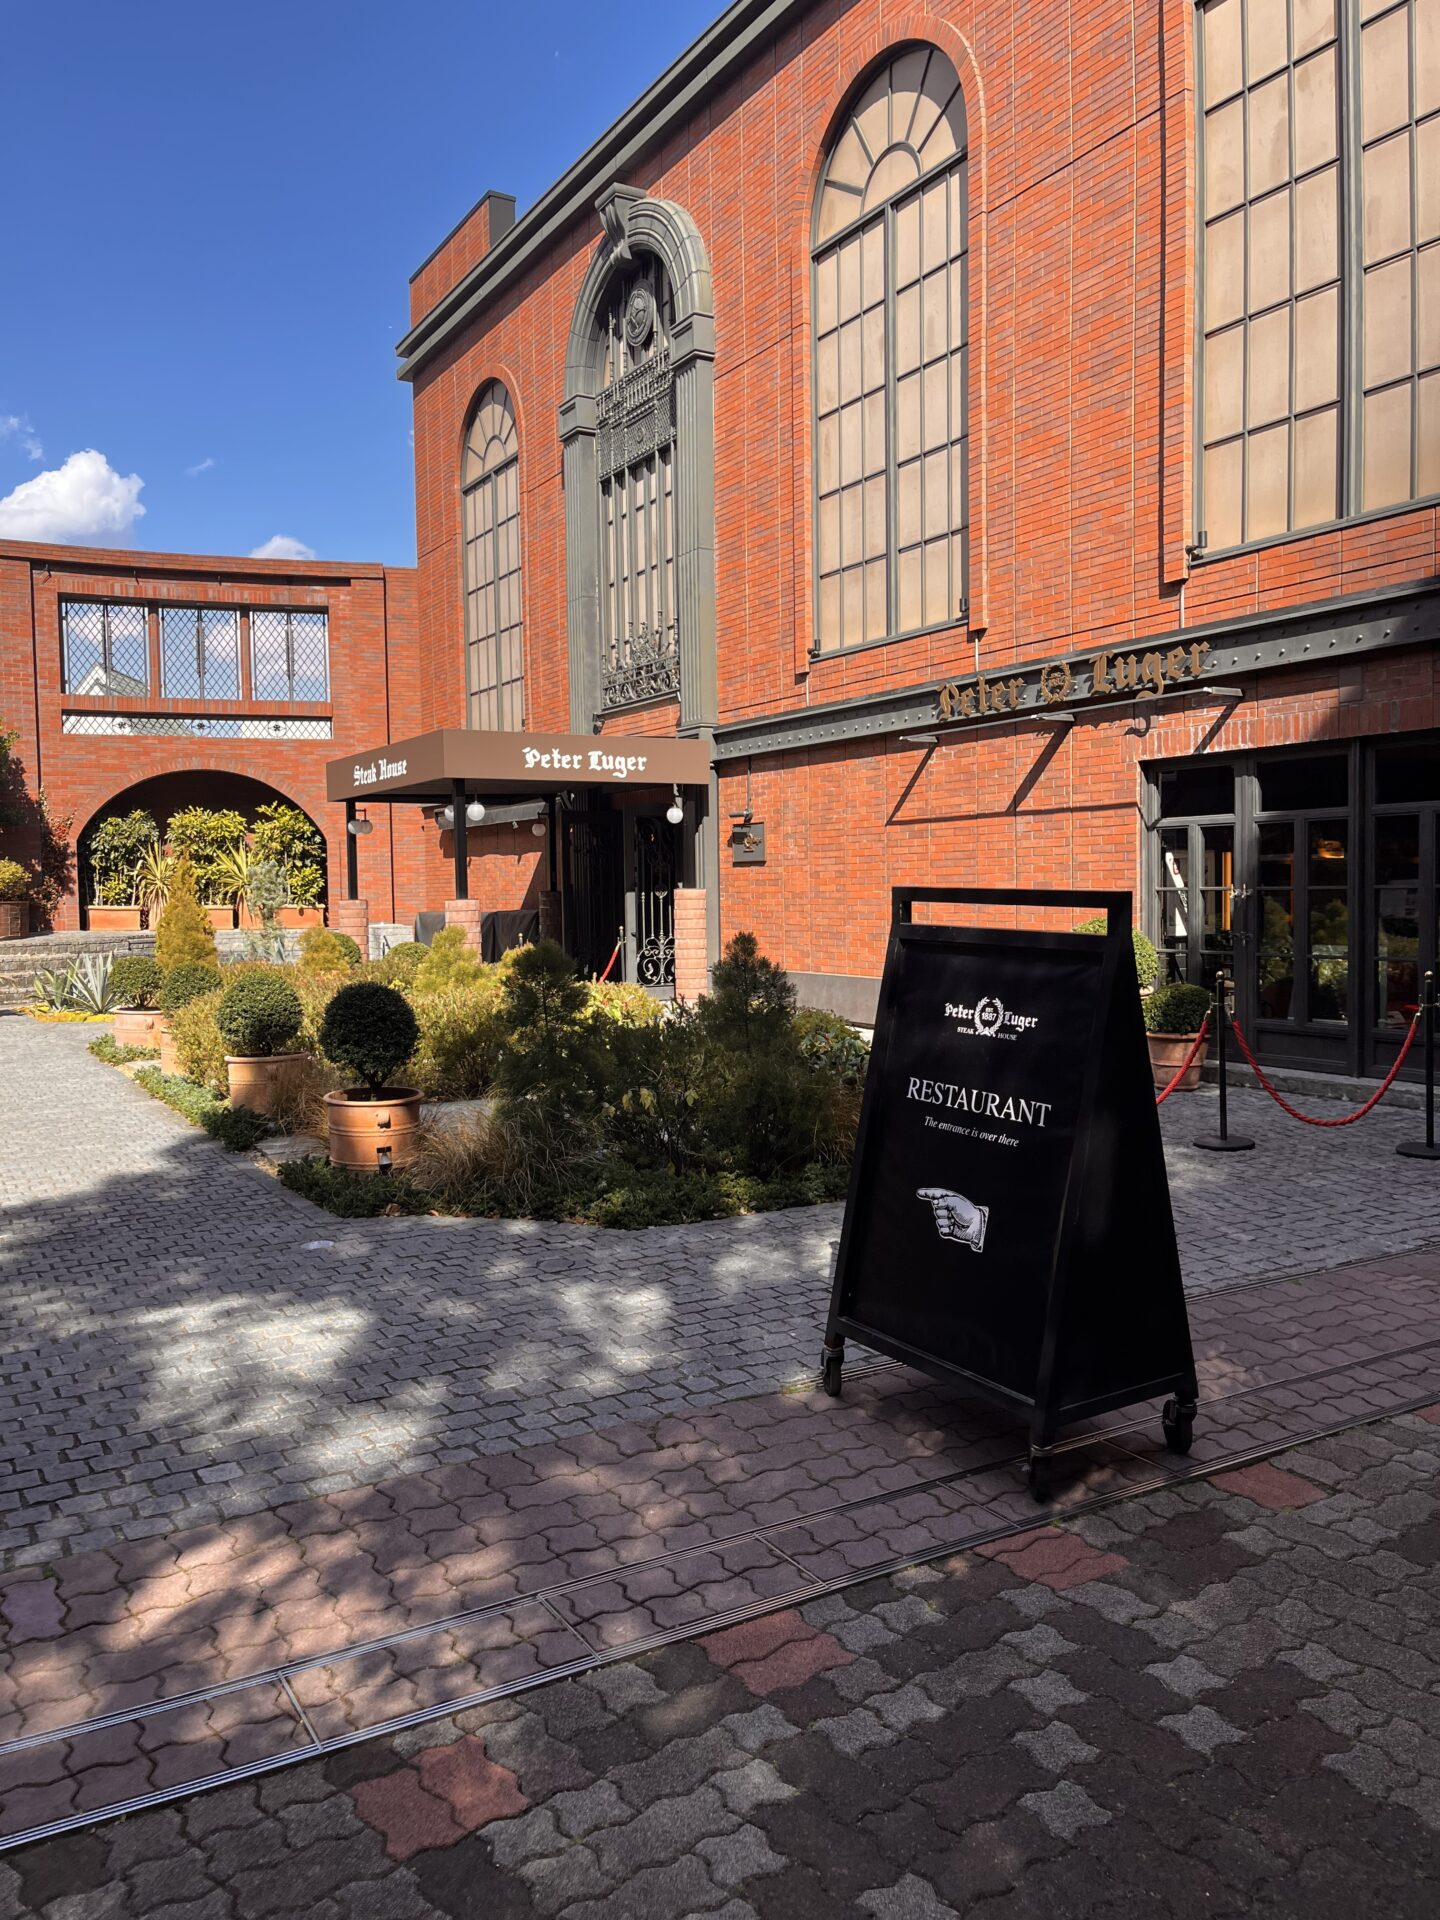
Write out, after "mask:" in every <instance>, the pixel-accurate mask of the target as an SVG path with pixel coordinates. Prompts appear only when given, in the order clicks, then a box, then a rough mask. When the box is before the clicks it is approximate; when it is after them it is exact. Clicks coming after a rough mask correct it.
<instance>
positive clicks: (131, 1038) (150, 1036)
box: [115, 1007, 163, 1047]
mask: <svg viewBox="0 0 1440 1920" xmlns="http://www.w3.org/2000/svg"><path fill="white" fill-rule="evenodd" d="M162 1017H163V1016H162V1015H160V1014H158V1013H156V1012H155V1011H154V1009H153V1008H150V1007H121V1008H120V1010H119V1011H118V1012H117V1013H116V1015H115V1044H116V1046H117V1047H158V1046H159V1044H160V1033H159V1027H160V1022H161V1019H162Z"/></svg>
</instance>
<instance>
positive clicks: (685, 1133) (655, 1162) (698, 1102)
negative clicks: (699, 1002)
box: [605, 1006, 712, 1217]
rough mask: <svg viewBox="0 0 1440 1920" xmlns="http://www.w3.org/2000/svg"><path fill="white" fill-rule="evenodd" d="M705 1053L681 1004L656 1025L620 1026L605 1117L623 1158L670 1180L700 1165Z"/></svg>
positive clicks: (707, 1077)
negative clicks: (665, 1171) (666, 1173)
mask: <svg viewBox="0 0 1440 1920" xmlns="http://www.w3.org/2000/svg"><path fill="white" fill-rule="evenodd" d="M710 1053H711V1049H710V1047H709V1044H708V1043H707V1041H706V1039H705V1036H704V1034H703V1032H702V1030H701V1027H700V1023H699V1021H698V1019H697V1018H696V1016H695V1014H694V1012H693V1011H692V1010H691V1009H690V1008H688V1007H683V1006H681V1007H677V1008H676V1009H675V1012H674V1015H673V1016H672V1017H671V1018H670V1019H668V1020H664V1021H661V1022H660V1023H659V1024H658V1025H655V1026H646V1027H629V1028H622V1029H621V1030H620V1031H619V1032H617V1033H616V1034H615V1035H614V1036H613V1039H612V1042H611V1056H610V1057H611V1061H612V1063H613V1071H612V1074H611V1078H610V1084H609V1088H608V1096H609V1097H608V1104H607V1106H606V1109H605V1119H606V1121H607V1124H608V1130H609V1134H610V1138H611V1140H612V1141H613V1142H614V1144H615V1145H616V1146H617V1147H618V1148H619V1150H620V1151H621V1152H622V1153H623V1154H624V1155H625V1157H626V1158H627V1159H628V1160H630V1161H632V1162H633V1163H635V1164H636V1165H638V1166H641V1167H668V1168H670V1170H671V1171H672V1172H673V1173H676V1174H681V1173H686V1172H688V1171H690V1170H691V1169H692V1168H694V1167H697V1166H699V1165H701V1164H702V1163H703V1161H704V1159H705V1155H706V1151H707V1147H708V1144H709V1142H708V1136H707V1131H706V1120H707V1112H706V1105H705V1101H706V1094H707V1092H708V1091H709V1090H710V1082H711V1073H712V1068H711V1062H710ZM697 1217H699V1216H697Z"/></svg>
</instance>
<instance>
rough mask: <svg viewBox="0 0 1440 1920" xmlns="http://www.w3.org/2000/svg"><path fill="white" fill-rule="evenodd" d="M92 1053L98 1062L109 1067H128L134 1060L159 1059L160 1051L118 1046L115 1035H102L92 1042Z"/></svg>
mask: <svg viewBox="0 0 1440 1920" xmlns="http://www.w3.org/2000/svg"><path fill="white" fill-rule="evenodd" d="M90 1051H91V1053H93V1054H94V1056H95V1058H96V1059H97V1060H103V1061H104V1062H105V1064H106V1066H107V1067H127V1066H129V1065H130V1063H131V1061H133V1060H154V1059H157V1058H158V1057H159V1052H160V1049H159V1048H158V1047H121V1046H117V1045H116V1043H115V1039H114V1037H113V1035H111V1034H108V1033H102V1034H101V1036H100V1038H99V1039H98V1040H92V1041H91V1042H90Z"/></svg>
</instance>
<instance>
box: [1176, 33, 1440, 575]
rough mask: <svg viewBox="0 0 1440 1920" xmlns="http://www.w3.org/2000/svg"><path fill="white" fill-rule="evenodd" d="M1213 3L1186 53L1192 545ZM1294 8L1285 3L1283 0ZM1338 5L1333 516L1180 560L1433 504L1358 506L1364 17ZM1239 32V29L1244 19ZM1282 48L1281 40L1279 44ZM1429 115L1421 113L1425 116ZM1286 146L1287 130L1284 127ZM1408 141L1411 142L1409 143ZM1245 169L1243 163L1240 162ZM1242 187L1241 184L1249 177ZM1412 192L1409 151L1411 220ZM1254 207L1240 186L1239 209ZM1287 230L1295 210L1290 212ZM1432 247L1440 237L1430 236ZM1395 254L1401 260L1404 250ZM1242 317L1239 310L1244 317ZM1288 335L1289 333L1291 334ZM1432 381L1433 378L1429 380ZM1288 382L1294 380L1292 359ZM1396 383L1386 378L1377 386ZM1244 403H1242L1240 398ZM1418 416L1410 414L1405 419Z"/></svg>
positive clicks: (1199, 505) (1200, 451) (1200, 407)
mask: <svg viewBox="0 0 1440 1920" xmlns="http://www.w3.org/2000/svg"><path fill="white" fill-rule="evenodd" d="M1210 4H1211V0H1194V7H1193V14H1194V17H1193V20H1192V24H1191V31H1192V33H1193V35H1194V41H1193V55H1194V62H1195V69H1194V70H1195V87H1194V119H1193V123H1192V126H1193V132H1194V140H1195V176H1194V177H1195V198H1194V208H1193V211H1194V229H1193V230H1194V236H1195V238H1194V262H1195V265H1194V321H1193V354H1194V378H1193V381H1192V389H1193V391H1192V397H1191V446H1192V450H1193V452H1192V471H1191V487H1190V492H1191V508H1190V523H1191V528H1192V533H1191V541H1192V542H1193V541H1195V540H1198V539H1199V537H1200V535H1201V534H1202V533H1208V531H1209V530H1208V528H1207V527H1206V525H1205V520H1206V509H1205V357H1206V356H1205V231H1206V217H1207V210H1206V205H1205V145H1206V143H1205V122H1206V115H1207V109H1206V105H1205V15H1206V12H1207V10H1208V7H1209V5H1210ZM1291 4H1293V0H1291ZM1335 6H1336V28H1335V47H1336V63H1337V64H1336V99H1337V108H1338V116H1339V118H1338V127H1337V144H1336V161H1335V164H1336V170H1337V179H1338V187H1337V236H1336V244H1337V250H1338V256H1339V261H1338V265H1339V277H1338V298H1337V325H1338V327H1339V329H1340V340H1339V353H1338V360H1339V382H1340V389H1339V394H1338V397H1337V401H1336V450H1335V458H1336V493H1337V496H1338V497H1339V499H1340V503H1341V507H1340V512H1339V513H1338V514H1336V515H1335V516H1334V517H1333V518H1332V519H1328V520H1317V521H1314V522H1311V523H1307V524H1306V525H1305V526H1303V527H1289V528H1286V529H1284V530H1282V531H1280V532H1277V533H1267V534H1262V535H1260V536H1258V537H1257V538H1255V539H1250V540H1237V541H1233V542H1231V543H1230V544H1229V545H1227V546H1223V547H1221V546H1211V545H1209V544H1207V545H1206V546H1204V547H1196V546H1194V545H1193V544H1191V545H1188V546H1187V549H1186V552H1187V558H1188V560H1189V562H1190V564H1191V566H1192V567H1198V566H1205V565H1208V564H1210V563H1212V562H1215V561H1220V560H1227V559H1230V558H1231V557H1232V556H1236V555H1243V554H1249V553H1258V552H1263V551H1264V550H1265V549H1266V548H1269V547H1277V546H1284V545H1287V544H1289V543H1290V542H1291V541H1294V540H1307V539H1311V538H1314V537H1317V536H1320V535H1323V534H1327V533H1334V532H1338V531H1339V530H1341V529H1342V528H1347V527H1353V526H1364V525H1366V524H1368V523H1371V522H1374V521H1380V520H1390V519H1393V518H1394V517H1395V516H1396V515H1397V514H1401V513H1412V512H1417V511H1423V510H1424V509H1426V508H1427V507H1433V506H1435V505H1436V504H1437V503H1440V489H1437V490H1432V491H1431V492H1429V493H1419V492H1417V493H1415V494H1414V495H1413V496H1412V497H1411V498H1410V499H1407V500H1397V501H1392V502H1391V503H1389V504H1388V505H1386V506H1380V507H1365V506H1362V505H1361V504H1360V502H1361V501H1362V499H1363V497H1364V491H1363V490H1364V440H1363V432H1362V417H1361V416H1362V409H1363V406H1364V399H1365V384H1364V351H1365V332H1364V281H1365V259H1364V233H1363V196H1364V155H1365V138H1364V127H1363V122H1362V118H1361V67H1360V37H1361V32H1362V29H1363V28H1364V26H1365V25H1367V24H1368V23H1369V22H1368V21H1367V20H1365V19H1363V18H1362V13H1361V7H1360V5H1359V4H1358V0H1335ZM1392 10H1394V8H1393V6H1387V5H1385V4H1381V5H1380V6H1378V7H1377V8H1376V9H1375V12H1374V13H1373V14H1372V15H1371V16H1370V18H1371V19H1375V18H1378V17H1379V16H1380V15H1381V14H1382V13H1385V12H1389V11H1392ZM1242 31H1243V25H1242ZM1289 31H1290V24H1289V8H1288V6H1287V22H1286V32H1287V35H1288V33H1289ZM1287 44H1288V42H1287ZM1294 70H1295V61H1294V56H1293V48H1292V49H1291V57H1290V59H1289V61H1288V63H1287V66H1286V68H1284V69H1282V71H1286V72H1289V73H1293V72H1294ZM1414 80H1415V75H1414V65H1413V60H1412V63H1411V68H1410V84H1411V101H1412V104H1413V100H1414ZM1245 91H1246V89H1245V88H1244V87H1242V90H1241V92H1240V94H1238V95H1236V96H1235V97H1236V98H1240V99H1243V98H1244V97H1245ZM1427 117H1428V116H1427ZM1406 124H1407V125H1408V126H1409V127H1410V128H1411V129H1412V130H1413V128H1414V127H1415V126H1416V125H1417V122H1416V121H1415V120H1414V119H1411V120H1409V121H1407V123H1406ZM1290 139H1291V142H1292V152H1293V139H1294V128H1293V126H1292V127H1291V128H1290ZM1413 144H1414V143H1413V138H1412V147H1413ZM1247 175H1248V162H1247ZM1289 177H1290V183H1291V191H1292V192H1293V189H1294V178H1295V177H1294V172H1293V168H1292V170H1291V173H1290V176H1289ZM1247 185H1248V182H1247ZM1415 194H1416V161H1415V156H1414V153H1413V151H1412V156H1411V217H1412V222H1413V221H1414V220H1415V218H1416V207H1417V206H1418V201H1417V200H1416V198H1415ZM1251 204H1252V202H1251V201H1250V199H1249V197H1248V192H1247V194H1246V196H1245V197H1243V198H1242V200H1241V201H1240V203H1239V205H1240V206H1241V207H1248V206H1250V205H1251ZM1290 217H1291V225H1292V230H1293V223H1294V209H1293V205H1292V209H1291V216H1290ZM1431 244H1432V245H1440V242H1432V243H1431ZM1424 245H1425V243H1424V242H1422V241H1421V240H1419V239H1418V238H1417V239H1416V240H1415V241H1414V242H1413V244H1412V246H1411V249H1410V257H1411V258H1418V256H1419V254H1420V252H1421V251H1422V250H1423V247H1424ZM1402 257H1403V256H1402ZM1296 301H1297V296H1296V294H1295V292H1294V290H1293V286H1292V291H1291V294H1290V296H1289V307H1290V310H1291V312H1292V313H1293V310H1294V307H1295V305H1296ZM1249 318H1250V316H1249V314H1248V313H1246V314H1244V315H1243V316H1242V321H1243V322H1244V323H1248V321H1249ZM1418 328H1419V310H1418V302H1417V303H1416V304H1415V305H1414V306H1413V307H1412V311H1411V338H1412V345H1413V344H1414V343H1415V341H1416V340H1417V339H1418ZM1292 337H1293V333H1292ZM1412 360H1413V362H1414V364H1412V368H1411V373H1410V383H1411V386H1412V389H1413V388H1415V387H1416V386H1417V385H1418V382H1419V381H1420V379H1421V377H1422V373H1421V369H1420V367H1419V365H1418V353H1416V354H1413V355H1412ZM1437 377H1440V376H1437ZM1290 379H1291V382H1292V390H1293V381H1294V366H1293V361H1292V365H1291V368H1290ZM1382 384H1394V383H1382ZM1242 409H1243V399H1242ZM1296 417H1297V416H1296V415H1295V414H1294V413H1293V411H1292V413H1291V414H1289V415H1288V416H1287V418H1288V419H1289V420H1290V422H1291V424H1292V431H1293V422H1294V420H1295V418H1296ZM1416 420H1417V415H1416V414H1413V413H1412V425H1414V424H1415V423H1416ZM1249 433H1250V429H1249V428H1248V427H1247V426H1245V425H1244V424H1243V421H1242V427H1241V433H1240V443H1241V446H1242V448H1243V447H1244V446H1246V445H1247V443H1248V439H1249ZM1419 458H1420V456H1419V435H1418V426H1417V427H1416V430H1415V431H1414V432H1413V433H1412V440H1411V462H1412V468H1411V470H1412V473H1413V474H1414V475H1415V478H1416V484H1417V485H1418V478H1419ZM1289 484H1290V488H1291V492H1292V495H1293V486H1294V475H1293V471H1292V473H1291V475H1290V483H1289Z"/></svg>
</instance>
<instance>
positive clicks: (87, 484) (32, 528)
mask: <svg viewBox="0 0 1440 1920" xmlns="http://www.w3.org/2000/svg"><path fill="white" fill-rule="evenodd" d="M144 484H145V482H144V481H143V480H142V479H141V478H140V476H139V474H138V473H131V474H120V473H117V472H116V471H115V469H114V468H113V467H112V466H111V464H110V462H109V461H108V460H107V459H106V458H105V456H104V454H103V453H97V452H96V451H95V449H94V448H93V447H87V448H86V449H85V451H84V452H83V453H72V454H71V455H70V458H69V459H68V460H66V461H65V463H64V464H63V465H62V466H58V467H51V468H49V469H48V470H47V471H46V472H45V473H37V474H36V476H35V478H34V479H33V480H22V481H21V483H20V485H19V486H18V487H15V488H14V489H13V490H12V491H11V492H9V493H7V494H6V496H5V498H4V499H3V500H0V538H3V539H6V540H62V541H76V542H80V543H82V544H83V543H84V542H86V541H95V542H106V541H108V542H109V543H111V544H112V545H114V546H121V547H123V546H128V545H129V543H130V538H131V535H132V533H133V532H134V528H135V522H136V521H137V520H139V519H141V518H142V517H143V515H144V512H145V509H144V507H142V506H141V504H140V489H141V488H142V487H143V486H144Z"/></svg>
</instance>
